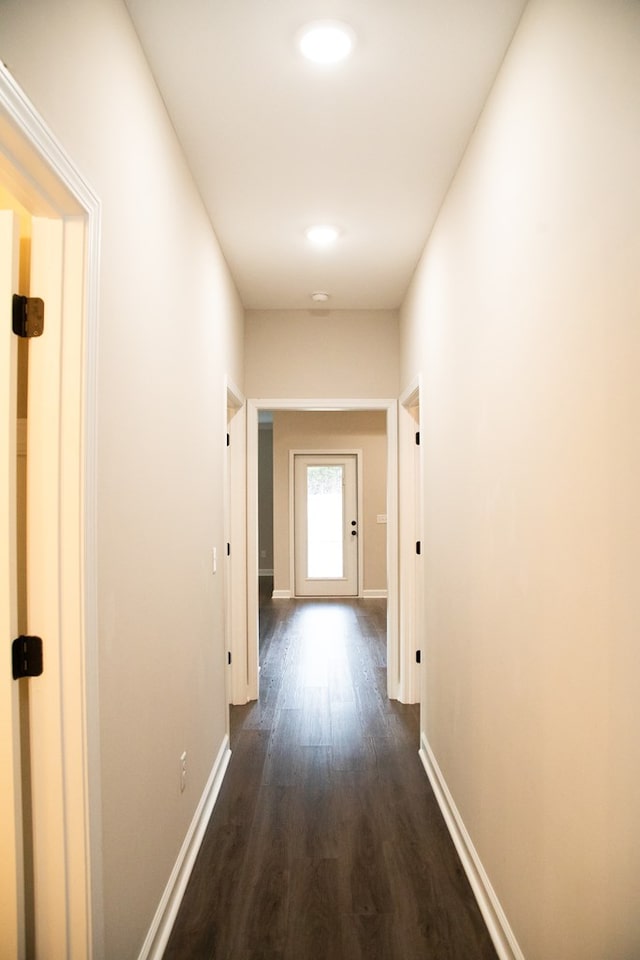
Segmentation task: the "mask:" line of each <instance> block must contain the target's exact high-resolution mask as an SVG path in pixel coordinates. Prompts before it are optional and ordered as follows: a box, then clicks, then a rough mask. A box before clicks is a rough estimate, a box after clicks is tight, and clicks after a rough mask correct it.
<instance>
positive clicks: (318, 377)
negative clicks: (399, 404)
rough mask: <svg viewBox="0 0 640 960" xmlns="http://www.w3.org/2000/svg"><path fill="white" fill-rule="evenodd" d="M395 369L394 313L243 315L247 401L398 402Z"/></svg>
mask: <svg viewBox="0 0 640 960" xmlns="http://www.w3.org/2000/svg"><path fill="white" fill-rule="evenodd" d="M398 364H399V335H398V316H397V314H396V313H395V312H393V311H388V310H377V311H376V310H352V311H347V310H328V311H317V310H315V311H314V310H282V311H277V310H266V311H257V310H249V311H247V316H246V336H245V392H246V395H247V396H248V397H256V398H259V397H262V398H272V399H275V398H278V399H287V398H293V399H297V398H304V397H314V398H320V397H335V398H343V399H344V398H353V399H361V398H363V397H366V398H392V397H397V395H398Z"/></svg>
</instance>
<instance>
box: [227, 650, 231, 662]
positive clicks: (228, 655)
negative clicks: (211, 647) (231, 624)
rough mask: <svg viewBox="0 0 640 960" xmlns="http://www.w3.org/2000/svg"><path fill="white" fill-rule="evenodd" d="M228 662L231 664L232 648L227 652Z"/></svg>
mask: <svg viewBox="0 0 640 960" xmlns="http://www.w3.org/2000/svg"><path fill="white" fill-rule="evenodd" d="M227 663H228V664H229V666H231V650H229V651H228V653H227Z"/></svg>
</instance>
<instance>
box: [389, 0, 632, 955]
mask: <svg viewBox="0 0 640 960" xmlns="http://www.w3.org/2000/svg"><path fill="white" fill-rule="evenodd" d="M638 169H640V5H638V4H637V3H628V2H623V0H587V2H578V0H531V2H530V3H529V6H528V8H527V10H526V12H525V15H524V18H523V21H522V23H521V26H520V29H519V31H518V33H517V34H516V38H515V40H514V43H513V45H512V48H511V50H510V52H509V54H508V56H507V59H506V62H505V64H504V66H503V69H502V72H501V74H500V76H499V77H498V80H497V83H496V86H495V88H494V90H493V92H492V95H491V97H490V98H489V101H488V104H487V107H486V108H485V111H484V114H483V116H482V118H481V121H480V123H479V126H478V128H477V130H476V133H475V135H474V137H473V140H472V142H471V144H470V146H469V148H468V150H467V154H466V157H465V159H464V161H463V163H462V166H461V168H460V170H459V172H458V175H457V177H456V179H455V181H454V183H453V185H452V188H451V190H450V192H449V195H448V198H447V200H446V202H445V204H444V207H443V209H442V211H441V213H440V216H439V219H438V222H437V224H436V227H435V229H434V231H433V234H432V236H431V239H430V241H429V243H428V245H427V249H426V251H425V254H424V257H423V259H422V262H421V264H420V265H419V268H418V270H417V272H416V275H415V278H414V281H413V284H412V287H411V289H410V292H409V295H408V297H407V299H406V302H405V305H404V307H403V311H402V383H403V384H407V383H408V382H410V380H411V379H412V378H413V377H414V376H415V375H416V374H417V372H418V371H419V370H421V371H422V374H423V384H424V391H423V394H424V395H423V396H422V395H421V401H423V410H424V420H423V436H424V443H425V489H424V506H425V514H424V516H425V557H424V560H425V576H424V591H425V611H426V626H425V643H426V653H427V656H426V659H427V662H426V667H425V677H426V687H425V690H424V702H425V703H426V709H425V712H424V714H423V736H424V737H425V740H426V742H427V743H428V745H429V747H430V749H431V751H432V752H433V755H434V757H435V760H436V762H437V764H438V765H439V767H440V770H441V771H442V774H443V776H444V778H445V780H446V783H447V785H448V787H449V790H450V791H451V794H452V796H453V800H454V802H455V804H456V806H457V808H458V811H459V813H460V815H461V817H462V819H463V821H464V823H465V825H466V828H467V830H468V832H469V834H470V836H471V839H472V841H473V843H474V845H475V848H476V850H477V852H478V855H479V857H480V860H481V861H482V863H483V865H484V867H485V869H486V871H487V873H488V876H489V879H490V881H491V883H492V884H493V887H494V889H495V891H496V893H497V895H498V897H499V900H500V902H501V904H502V907H503V908H504V910H505V912H506V914H507V917H508V920H509V922H510V923H511V926H512V928H513V931H514V933H515V936H516V938H517V940H518V942H519V944H520V947H521V949H522V952H523V954H524V956H525V957H526V960H549V958H551V957H558V958H559V957H562V960H603V958H605V957H606V958H607V960H629V958H630V957H635V956H637V955H638V953H639V951H640V914H639V913H638V909H637V904H638V876H639V874H640V830H639V829H638V817H637V812H638V808H639V806H640V749H639V746H640V745H639V739H638V738H639V731H640V698H639V697H638V692H637V687H638V676H639V671H640V660H639V656H638V650H639V647H638V635H639V633H640V593H639V591H638V589H637V583H636V582H635V581H636V575H637V570H638V566H639V558H640V510H639V509H638V490H639V489H640V445H639V443H640V441H639V437H640V430H639V426H640V423H639V414H638V412H639V411H640V378H639V377H638V364H639V362H640V312H639V304H640V286H639V284H638V275H639V274H638V266H639V264H640V232H639V230H638V224H639V223H640V191H639V190H638Z"/></svg>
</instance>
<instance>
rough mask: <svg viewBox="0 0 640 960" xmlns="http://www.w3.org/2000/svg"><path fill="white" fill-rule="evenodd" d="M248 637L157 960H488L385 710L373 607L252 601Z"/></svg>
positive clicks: (414, 717)
mask: <svg viewBox="0 0 640 960" xmlns="http://www.w3.org/2000/svg"><path fill="white" fill-rule="evenodd" d="M260 633H261V657H260V659H261V691H262V693H261V700H260V702H259V703H249V704H247V705H246V706H243V707H233V708H232V715H231V724H232V730H231V747H232V750H233V756H232V759H231V763H230V766H229V769H228V772H227V776H226V780H225V782H224V784H223V787H222V790H221V793H220V796H219V799H218V802H217V805H216V807H215V809H214V812H213V816H212V819H211V822H210V824H209V827H208V830H207V833H206V836H205V839H204V842H203V845H202V848H201V851H200V855H199V857H198V860H197V862H196V865H195V868H194V870H193V873H192V876H191V880H190V883H189V886H188V889H187V892H186V894H185V897H184V900H183V904H182V907H181V910H180V913H179V915H178V918H177V921H176V923H175V926H174V929H173V933H172V936H171V939H170V941H169V944H168V946H167V949H166V952H165V960H214V958H215V960H257V958H263V960H284V958H287V960H294V958H295V960H323V958H327V960H329V958H331V960H341V958H344V960H358V958H363V960H364V958H366V960H374V958H380V960H425V958H434V960H436V958H437V960H490V958H491V960H494V958H495V952H494V949H493V946H492V944H491V941H490V939H489V936H488V934H487V932H486V929H485V927H484V924H483V921H482V918H481V916H480V914H479V911H478V909H477V906H476V903H475V900H474V898H473V895H472V893H471V890H470V888H469V886H468V883H467V880H466V878H465V876H464V873H463V871H462V868H461V867H460V865H459V863H458V859H457V856H456V854H455V851H454V848H453V845H452V843H451V840H450V838H449V834H448V833H447V830H446V828H445V825H444V822H443V820H442V818H441V815H440V812H439V810H438V807H437V804H436V802H435V799H434V797H433V795H432V793H431V789H430V787H429V783H428V780H427V777H426V775H425V773H424V770H423V768H422V766H421V764H420V761H419V759H418V729H419V708H418V707H417V706H405V705H402V704H399V703H397V702H393V701H389V700H387V698H386V693H385V690H386V678H385V650H386V610H385V601H383V600H367V601H335V600H325V601H308V600H307V601H282V600H279V601H271V600H264V599H263V600H262V602H261V615H260Z"/></svg>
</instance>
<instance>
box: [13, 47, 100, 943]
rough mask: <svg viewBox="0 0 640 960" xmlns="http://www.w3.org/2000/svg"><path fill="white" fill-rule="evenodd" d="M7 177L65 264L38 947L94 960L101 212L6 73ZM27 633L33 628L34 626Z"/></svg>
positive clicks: (34, 691)
mask: <svg viewBox="0 0 640 960" xmlns="http://www.w3.org/2000/svg"><path fill="white" fill-rule="evenodd" d="M0 175H1V176H2V178H3V181H4V182H5V183H6V185H7V186H8V188H9V189H10V191H11V193H12V194H13V195H14V196H15V197H16V198H17V199H18V200H19V201H20V203H21V204H22V206H23V207H25V209H27V210H28V211H29V213H31V214H33V215H34V216H37V217H42V218H48V219H50V220H51V221H54V222H55V221H57V222H58V224H59V226H58V228H57V232H58V235H59V236H60V237H61V244H62V247H61V257H62V260H61V262H62V264H63V265H64V266H63V274H62V289H61V297H60V303H59V306H58V307H56V309H59V311H60V312H59V343H58V346H59V350H58V351H57V356H56V358H55V361H54V369H51V367H50V366H49V368H48V384H49V386H48V387H47V388H46V389H53V388H55V387H56V384H57V386H58V389H60V385H61V389H62V393H61V394H59V395H55V394H53V393H52V394H51V395H46V390H45V394H43V397H42V403H43V404H45V403H48V404H49V405H51V404H53V405H54V406H55V408H56V424H57V425H56V431H55V434H56V441H55V442H54V443H50V442H47V443H46V454H45V458H46V469H47V471H48V473H47V477H46V481H47V482H49V483H50V484H51V485H52V487H53V488H54V489H55V490H56V504H55V513H54V514H53V515H52V513H51V511H50V510H47V511H45V513H46V516H45V517H44V520H43V522H44V524H45V526H44V528H43V530H42V537H43V538H44V541H45V542H46V563H47V570H46V576H47V584H48V585H49V587H50V585H51V584H54V585H55V587H54V589H50V588H49V589H48V591H47V596H46V597H45V598H44V599H43V598H42V597H39V598H38V600H37V607H38V619H39V622H40V623H41V624H42V630H43V634H44V635H43V641H44V661H45V673H44V674H43V676H42V677H39V678H37V679H36V680H33V681H29V683H30V684H33V686H32V687H31V691H30V692H31V696H30V699H31V700H32V702H35V703H36V707H35V711H34V715H33V716H34V720H35V729H33V730H32V749H35V752H36V754H37V753H38V751H42V750H44V749H45V744H46V750H47V757H46V760H47V762H46V763H45V764H42V763H39V761H38V758H37V757H36V761H35V762H36V763H39V768H38V784H37V790H38V793H39V795H40V796H41V797H46V796H48V798H49V801H50V805H49V806H48V808H47V811H46V815H45V818H44V819H45V821H46V829H47V832H49V831H52V833H53V834H54V835H55V836H54V839H55V842H54V843H48V840H47V838H44V840H43V841H41V842H40V841H39V840H38V838H36V843H40V849H39V850H36V859H37V858H38V857H40V864H41V865H40V867H38V864H36V870H38V869H43V870H44V871H46V877H47V882H46V885H44V886H45V889H42V886H43V885H42V884H40V885H39V887H40V889H39V890H38V891H37V895H36V928H38V924H39V926H40V930H39V931H38V929H37V930H36V934H37V939H36V942H37V944H38V949H39V952H40V954H41V955H42V956H45V955H46V956H56V957H60V958H61V960H82V958H84V960H86V958H94V960H97V958H99V957H100V956H101V955H102V944H103V930H102V891H101V879H100V878H101V872H102V871H101V862H100V848H101V825H100V797H99V726H98V706H97V704H98V681H97V615H96V583H97V577H96V572H97V562H96V556H97V549H96V359H97V358H96V352H97V326H98V278H99V240H100V203H99V200H98V198H97V196H96V195H95V193H94V192H93V190H92V189H91V188H90V187H89V185H88V184H87V183H86V181H85V180H84V179H83V178H82V176H81V175H80V174H79V172H78V171H77V170H76V168H75V167H74V166H73V164H72V162H71V161H70V160H69V158H68V156H67V155H66V153H65V152H64V150H63V149H62V147H61V146H60V144H59V143H58V142H57V140H56V139H55V137H54V136H53V135H52V133H51V132H50V130H49V129H48V128H47V126H46V125H45V124H44V122H43V121H42V119H41V118H40V117H39V115H38V114H37V112H36V110H35V109H34V107H33V105H32V104H31V103H30V102H29V100H28V99H27V97H26V96H25V95H24V93H23V92H22V91H21V89H20V88H19V86H18V85H17V84H16V82H15V81H14V80H13V78H12V76H11V75H10V73H9V72H8V70H7V69H6V68H5V67H4V65H2V64H0ZM32 292H33V291H32ZM46 332H47V318H46V305H45V337H46ZM43 341H44V337H43ZM49 374H50V375H51V376H49ZM58 408H59V409H58ZM49 409H50V407H49ZM39 453H42V451H39ZM43 486H44V480H43V481H42V483H41V484H40V487H43ZM43 500H50V495H49V494H46V493H44V494H43ZM40 617H42V619H40ZM28 629H29V630H30V631H33V630H34V627H33V626H32V624H31V623H29V625H28ZM58 637H61V642H60V643H59V644H58V643H57V642H56V640H57V638H58ZM21 682H24V681H21ZM45 734H46V735H45ZM34 803H35V804H38V803H40V801H39V800H38V798H35V797H34ZM0 869H2V867H1V866H0ZM39 921H40V922H39Z"/></svg>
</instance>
